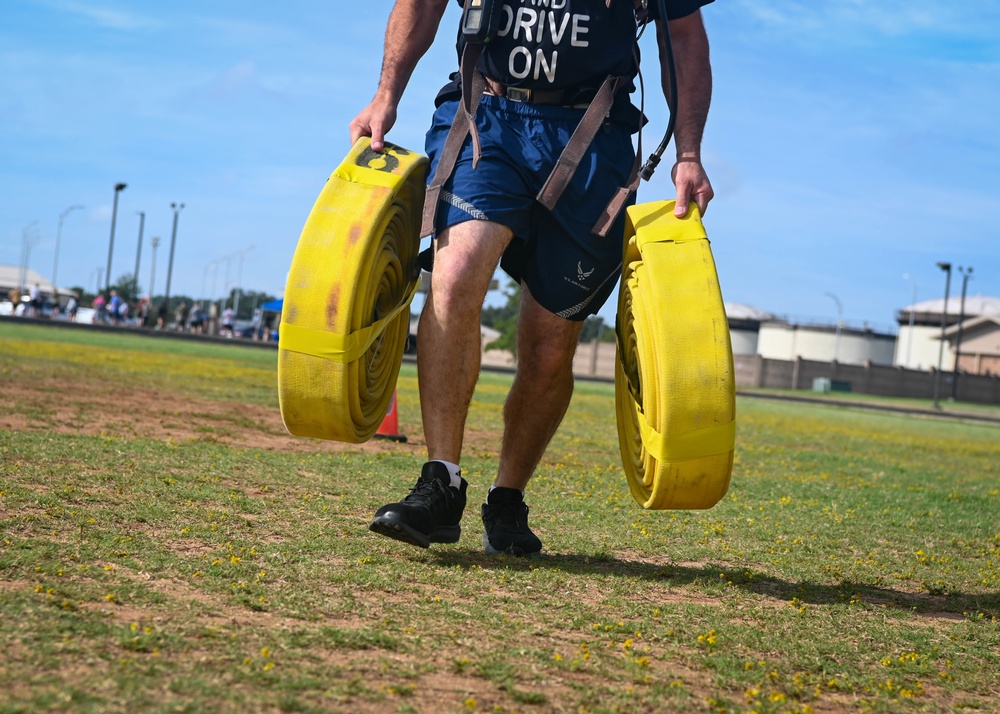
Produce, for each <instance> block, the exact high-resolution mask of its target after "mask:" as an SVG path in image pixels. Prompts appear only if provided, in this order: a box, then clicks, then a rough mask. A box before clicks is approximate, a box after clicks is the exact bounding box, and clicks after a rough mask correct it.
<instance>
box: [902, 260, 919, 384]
mask: <svg viewBox="0 0 1000 714" xmlns="http://www.w3.org/2000/svg"><path fill="white" fill-rule="evenodd" d="M903 280H909V281H910V284H911V285H912V286H913V297H912V298H911V300H910V333H909V334H910V337H909V339H908V340H907V341H906V364H905V365H903V366H904V367H905V368H906V369H910V355H911V354H913V320H914V313H915V312H916V310H914V306H915V305H916V304H917V281H916V280H914V279H913V278H912V277H911V276H910V274H909V273H906V274H905V275H904V276H903Z"/></svg>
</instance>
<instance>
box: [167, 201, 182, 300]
mask: <svg viewBox="0 0 1000 714" xmlns="http://www.w3.org/2000/svg"><path fill="white" fill-rule="evenodd" d="M170 207H171V208H172V209H173V210H174V230H173V232H172V233H171V235H170V262H168V263H167V292H166V294H165V295H164V297H163V299H164V300H165V301H166V302H167V307H168V308H169V307H170V278H171V276H172V275H173V272H174V247H175V246H176V245H177V216H179V215H180V212H181V209H183V208H184V204H183V203H171V204H170Z"/></svg>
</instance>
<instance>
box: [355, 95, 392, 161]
mask: <svg viewBox="0 0 1000 714" xmlns="http://www.w3.org/2000/svg"><path fill="white" fill-rule="evenodd" d="M395 123H396V105H395V104H394V103H392V102H386V101H383V100H380V99H378V98H377V97H376V98H375V99H373V100H372V102H371V104H369V105H368V106H367V107H365V108H364V109H362V110H361V113H360V114H358V115H357V116H356V117H354V120H353V121H352V122H351V124H350V129H351V146H354V144H356V143H357V141H358V139H360V138H361V137H362V136H370V137H371V138H372V151H382V150H383V149H384V148H385V135H386V134H387V133H389V130H390V129H391V128H392V125H393V124H395Z"/></svg>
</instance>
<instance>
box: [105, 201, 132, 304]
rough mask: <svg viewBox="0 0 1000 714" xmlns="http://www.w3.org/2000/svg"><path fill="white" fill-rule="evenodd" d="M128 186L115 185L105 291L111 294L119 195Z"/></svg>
mask: <svg viewBox="0 0 1000 714" xmlns="http://www.w3.org/2000/svg"><path fill="white" fill-rule="evenodd" d="M127 186H128V184H124V183H116V184H115V203H114V205H113V206H112V208H111V240H110V241H108V272H107V275H105V276H104V280H105V283H104V289H105V290H106V291H107V292H109V293H110V292H111V255H112V253H114V250H115V220H116V219H117V218H118V194H119V193H121V192H122V191H124V190H125V188H126V187H127Z"/></svg>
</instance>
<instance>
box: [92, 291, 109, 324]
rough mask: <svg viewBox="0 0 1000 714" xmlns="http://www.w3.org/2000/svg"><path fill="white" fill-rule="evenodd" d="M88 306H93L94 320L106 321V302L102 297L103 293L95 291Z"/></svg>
mask: <svg viewBox="0 0 1000 714" xmlns="http://www.w3.org/2000/svg"><path fill="white" fill-rule="evenodd" d="M90 306H91V307H92V308H94V322H96V323H98V324H103V323H105V322H107V321H108V303H107V300H105V299H104V293H97V297H95V298H94V301H93V302H92V303H90Z"/></svg>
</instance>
